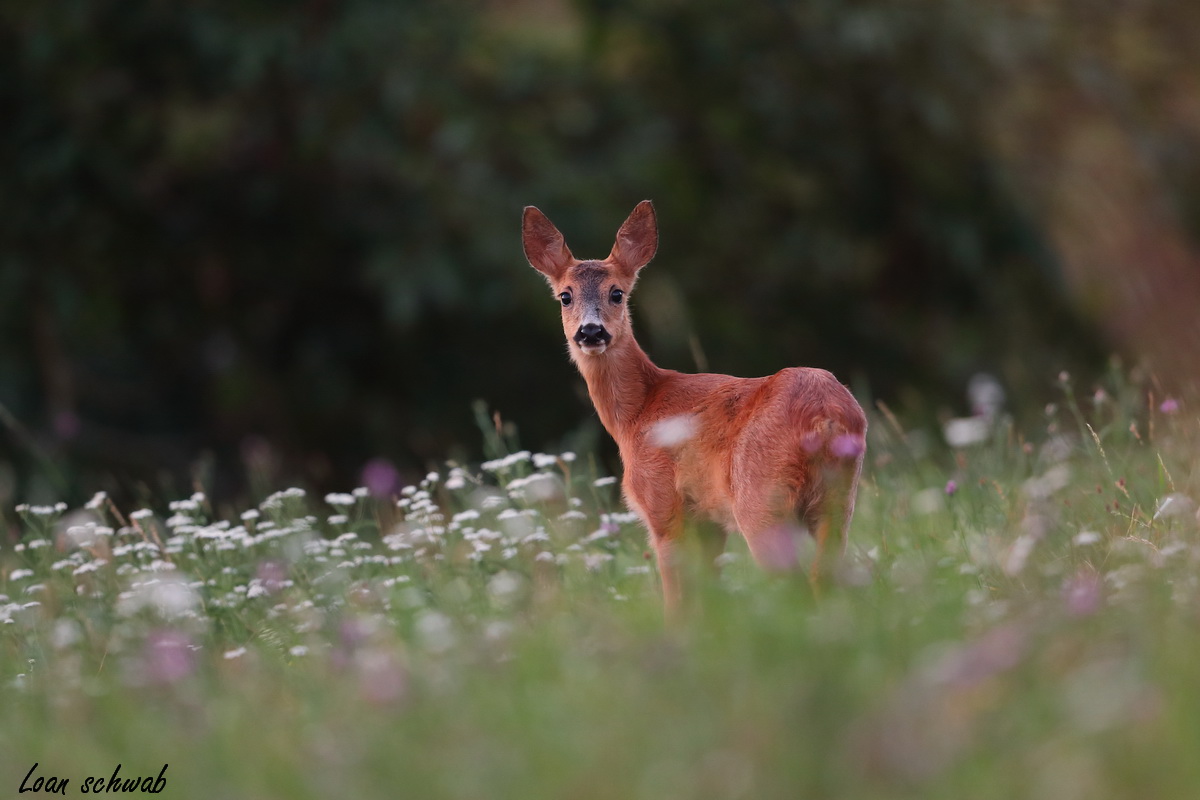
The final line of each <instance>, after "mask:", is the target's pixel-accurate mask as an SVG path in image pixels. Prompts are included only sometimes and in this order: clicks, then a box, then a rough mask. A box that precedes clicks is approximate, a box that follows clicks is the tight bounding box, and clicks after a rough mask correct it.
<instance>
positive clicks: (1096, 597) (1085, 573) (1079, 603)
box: [1062, 569, 1104, 617]
mask: <svg viewBox="0 0 1200 800" xmlns="http://www.w3.org/2000/svg"><path fill="white" fill-rule="evenodd" d="M1062 598H1063V605H1064V606H1066V609H1067V613H1068V614H1070V615H1071V616H1072V617H1087V616H1091V615H1092V614H1095V613H1096V612H1097V611H1099V610H1100V604H1101V602H1102V601H1103V600H1104V596H1103V592H1102V586H1101V581H1100V576H1099V575H1097V574H1096V573H1095V572H1094V571H1092V570H1086V569H1081V570H1079V571H1078V572H1076V573H1075V574H1074V575H1072V576H1071V577H1069V578H1067V579H1066V580H1065V581H1063V586H1062Z"/></svg>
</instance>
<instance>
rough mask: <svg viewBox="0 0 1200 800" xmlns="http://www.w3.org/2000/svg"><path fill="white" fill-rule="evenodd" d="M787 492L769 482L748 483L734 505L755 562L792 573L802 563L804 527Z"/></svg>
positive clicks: (738, 523) (737, 521) (770, 568)
mask: <svg viewBox="0 0 1200 800" xmlns="http://www.w3.org/2000/svg"><path fill="white" fill-rule="evenodd" d="M790 505H791V504H790V503H789V502H788V500H787V498H786V496H785V493H784V492H783V491H782V490H780V489H779V488H778V487H774V486H771V485H770V484H751V485H747V486H746V487H745V488H743V490H742V491H741V492H740V493H739V494H738V497H737V499H736V500H735V501H734V504H733V518H734V521H735V522H736V523H737V528H738V530H739V531H741V534H742V537H743V538H744V539H745V540H746V545H747V546H748V547H749V548H750V555H751V556H753V557H754V561H755V563H757V564H758V566H759V567H761V568H762V569H763V570H764V571H767V572H789V571H792V570H794V569H796V567H797V566H798V564H799V561H800V552H799V549H800V547H801V546H802V537H803V536H804V529H803V527H802V525H801V524H800V522H799V519H798V518H797V517H796V515H794V514H792V513H791V512H790V508H789V506H790Z"/></svg>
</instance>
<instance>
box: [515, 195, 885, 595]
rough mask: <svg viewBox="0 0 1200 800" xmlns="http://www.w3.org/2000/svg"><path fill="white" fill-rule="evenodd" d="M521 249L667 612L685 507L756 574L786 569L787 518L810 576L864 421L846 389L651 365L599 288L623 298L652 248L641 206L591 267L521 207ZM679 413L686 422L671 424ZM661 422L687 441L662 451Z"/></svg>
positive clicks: (619, 307)
mask: <svg viewBox="0 0 1200 800" xmlns="http://www.w3.org/2000/svg"><path fill="white" fill-rule="evenodd" d="M523 241H524V246H525V254H526V256H527V257H528V258H529V261H530V263H531V264H532V265H533V266H534V267H535V268H536V269H538V270H539V271H540V272H542V273H543V274H544V275H545V276H546V278H547V279H548V280H549V282H550V285H551V287H552V289H553V290H554V293H555V294H556V295H559V294H561V293H562V292H569V293H570V294H571V298H572V302H571V305H569V306H564V307H563V309H562V314H563V330H564V331H565V333H566V335H567V343H568V349H569V351H570V355H571V358H572V360H573V361H574V362H575V364H576V365H577V366H578V367H579V371H580V372H581V373H582V374H583V378H584V380H585V381H586V382H587V386H588V392H589V394H590V395H591V398H592V402H593V403H594V404H595V406H596V412H597V414H598V415H599V416H600V421H601V422H602V423H603V424H604V427H605V428H606V429H607V430H608V432H609V433H610V434H611V435H612V437H613V438H614V439H615V440H616V442H617V445H618V447H619V448H620V452H621V461H622V463H623V464H624V466H625V478H624V481H623V484H622V488H623V491H624V495H625V499H626V502H627V503H628V504H629V506H630V507H631V508H632V509H633V510H634V511H636V512H637V514H638V515H639V516H640V517H641V518H642V520H643V521H644V522H645V524H646V527H647V528H648V529H649V531H650V537H651V541H652V543H653V545H654V548H655V551H656V553H657V555H658V564H659V573H660V575H661V576H662V584H663V595H664V600H665V602H666V606H667V611H668V613H673V612H674V611H676V610H677V608H678V605H679V602H680V589H681V587H680V582H679V574H678V558H677V555H676V548H677V544H678V540H679V536H680V534H681V532H682V529H683V518H684V512H685V510H693V511H695V512H698V513H700V514H702V515H704V516H707V517H709V518H711V519H714V520H716V521H717V522H718V523H720V524H721V525H722V526H723V527H724V528H725V530H727V531H732V530H738V531H740V532H741V534H742V535H743V536H744V537H745V539H746V542H747V544H748V545H749V546H750V551H751V553H752V554H753V556H754V558H755V560H756V561H757V562H758V563H759V564H760V565H761V566H763V567H764V568H779V567H786V566H790V565H792V564H794V560H795V542H794V541H792V539H791V530H794V529H792V528H791V527H790V525H789V522H791V521H799V522H800V523H802V524H803V526H804V527H806V528H807V529H808V530H809V532H810V533H811V534H812V535H813V537H814V538H815V540H816V544H817V555H816V558H815V560H814V562H813V567H812V569H813V576H814V578H815V576H816V575H817V573H818V571H819V569H820V564H821V555H822V553H823V551H824V548H825V543H826V539H827V538H828V535H829V533H830V531H831V529H834V530H836V531H837V534H838V537H839V551H843V550H844V549H845V542H846V533H847V529H848V527H849V524H850V517H851V515H852V514H853V512H854V499H855V495H856V493H857V487H858V478H859V473H860V471H861V469H862V461H863V451H864V437H865V434H866V427H867V422H866V417H865V416H864V415H863V412H862V409H861V408H860V407H859V405H858V403H857V402H856V401H855V400H854V397H853V396H852V395H851V394H850V392H849V391H848V390H847V389H846V387H844V386H842V385H841V384H840V383H838V381H837V380H836V379H835V378H834V377H833V375H831V374H830V373H828V372H826V371H824V370H819V369H807V368H791V369H785V370H782V371H781V372H777V373H775V374H774V375H771V376H769V377H765V378H734V377H730V376H728V375H712V374H699V375H689V374H684V373H680V372H675V371H674V370H666V369H659V368H658V367H656V366H655V365H654V364H653V363H652V362H651V361H650V359H649V357H647V355H646V354H645V352H643V351H642V349H641V348H640V347H639V346H638V343H637V341H636V340H635V339H634V337H633V329H632V327H631V326H630V320H629V312H628V305H627V304H626V303H624V302H619V303H613V302H610V301H609V297H610V294H609V293H610V292H611V290H612V289H614V288H615V289H620V290H621V291H623V292H625V293H628V292H629V291H630V290H632V289H633V285H634V283H635V282H636V280H637V274H638V271H639V270H640V269H641V268H642V267H643V266H645V265H646V263H647V262H649V261H650V259H651V258H653V256H654V253H655V250H656V249H657V244H658V231H657V225H656V223H655V218H654V208H653V206H652V205H651V204H650V202H649V201H643V202H642V203H640V204H639V205H638V206H637V208H635V209H634V211H633V213H632V214H630V216H629V219H627V220H626V221H625V223H624V224H623V225H622V226H621V229H620V231H618V233H617V241H616V244H615V245H614V246H613V250H612V252H611V253H610V254H609V256H608V258H606V259H605V260H603V261H579V260H577V259H575V258H574V257H573V256H572V255H571V251H570V250H568V249H567V246H566V243H565V241H564V240H563V237H562V234H561V233H559V231H558V229H557V228H555V227H554V225H553V223H551V222H550V220H548V219H547V218H546V217H545V215H543V214H542V213H541V212H540V211H538V210H537V209H536V208H534V207H532V206H530V207H528V208H526V209H525V218H524V224H523ZM597 317H598V319H599V322H600V324H602V325H603V327H604V328H605V330H607V332H608V333H609V334H611V336H612V340H611V341H610V342H609V343H608V345H607V347H606V348H604V349H603V350H602V352H598V353H589V352H585V351H584V349H583V348H581V347H580V345H578V344H577V343H576V342H575V341H574V339H573V337H574V336H575V333H576V331H577V330H579V328H580V325H581V324H583V320H584V319H585V318H587V319H588V320H589V321H595V320H596V319H597ZM681 415H682V416H684V417H685V419H686V422H680V421H678V420H676V421H675V422H674V423H672V422H670V420H672V418H678V417H680V416H681ZM665 420H666V421H668V422H667V423H666V426H667V427H664V426H663V425H661V424H660V423H663V422H664V421H665ZM672 425H674V426H675V427H677V428H680V429H681V430H682V432H684V433H686V432H687V430H689V429H690V435H686V436H683V437H682V438H679V437H674V438H679V441H674V440H672V437H670V436H665V434H668V433H670V426H672Z"/></svg>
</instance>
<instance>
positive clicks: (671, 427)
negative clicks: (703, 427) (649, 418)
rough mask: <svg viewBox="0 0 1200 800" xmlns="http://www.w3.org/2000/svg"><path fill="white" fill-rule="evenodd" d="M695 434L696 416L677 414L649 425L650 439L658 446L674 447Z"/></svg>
mask: <svg viewBox="0 0 1200 800" xmlns="http://www.w3.org/2000/svg"><path fill="white" fill-rule="evenodd" d="M695 435H696V418H695V416H694V415H692V414H677V415H676V416H673V417H667V418H666V419H662V420H659V421H658V422H656V423H654V425H652V426H651V427H650V437H649V438H650V441H651V442H652V443H653V444H655V445H657V446H658V447H676V446H678V445H681V444H683V443H684V442H686V441H687V440H688V439H691V438H692V437H693V436H695Z"/></svg>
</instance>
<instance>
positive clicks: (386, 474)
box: [362, 458, 400, 497]
mask: <svg viewBox="0 0 1200 800" xmlns="http://www.w3.org/2000/svg"><path fill="white" fill-rule="evenodd" d="M362 484H363V486H366V487H367V488H368V489H370V490H371V494H373V495H375V496H376V497H390V496H391V495H393V494H395V493H396V490H397V488H399V484H400V473H399V472H397V471H396V468H395V466H393V465H392V462H390V461H388V460H387V459H386V458H373V459H371V460H370V461H368V462H367V463H366V464H365V465H364V466H363V469H362Z"/></svg>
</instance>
